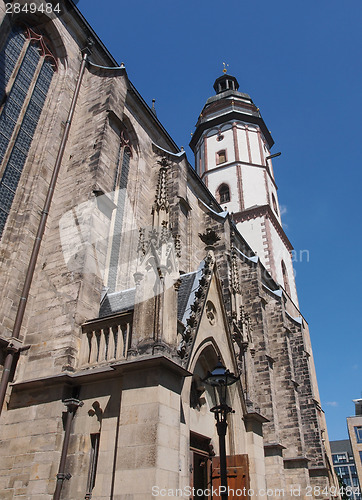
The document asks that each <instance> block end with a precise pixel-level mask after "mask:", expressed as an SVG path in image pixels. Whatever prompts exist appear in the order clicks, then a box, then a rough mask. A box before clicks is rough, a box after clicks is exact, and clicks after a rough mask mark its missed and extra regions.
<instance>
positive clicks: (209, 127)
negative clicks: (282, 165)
mask: <svg viewBox="0 0 362 500" xmlns="http://www.w3.org/2000/svg"><path fill="white" fill-rule="evenodd" d="M224 71H225V70H224ZM214 89H215V92H216V95H215V96H212V97H210V98H209V99H208V100H207V101H206V104H205V106H204V108H203V110H202V112H201V114H200V116H199V119H198V121H197V124H196V130H195V133H194V135H193V137H192V140H191V142H190V147H191V149H192V151H193V152H194V154H195V162H196V164H195V168H196V171H197V173H198V174H199V176H200V177H201V179H202V180H203V181H204V183H205V184H206V186H207V187H208V189H209V190H210V191H211V193H212V194H213V195H214V196H215V198H216V199H217V201H218V202H219V203H220V205H221V206H222V207H225V210H227V211H228V212H230V213H232V214H233V220H234V222H235V223H236V226H237V228H238V230H239V231H240V233H241V234H242V235H243V237H244V238H245V239H246V241H247V242H248V244H249V245H250V246H251V248H252V249H253V251H254V252H255V253H256V254H257V255H258V257H259V258H260V260H261V262H262V264H263V265H264V266H265V268H266V269H267V270H268V271H269V272H270V274H271V275H272V277H273V278H274V279H275V280H276V281H277V282H278V283H280V284H281V285H282V287H283V288H284V289H285V291H286V292H287V294H288V295H289V296H290V297H291V299H292V300H293V302H294V303H295V304H298V299H297V292H296V287H295V281H294V273H293V265H292V256H291V251H292V250H293V247H292V245H291V243H290V241H289V239H288V237H287V236H286V234H285V232H284V229H283V227H282V221H281V214H280V207H279V203H278V196H277V189H278V188H277V185H276V182H275V179H274V172H273V166H272V161H271V157H273V156H274V155H272V154H271V153H270V149H271V147H272V146H273V144H274V141H273V138H272V136H271V134H270V131H269V130H268V128H267V126H266V125H265V122H264V120H263V118H262V117H261V114H260V111H259V108H257V107H256V106H255V104H254V103H253V101H252V99H251V97H250V96H249V95H248V94H244V93H242V92H239V91H238V89H239V83H238V81H237V79H236V78H235V77H234V76H231V75H228V74H226V73H225V72H224V74H223V75H222V76H220V77H219V78H217V79H216V81H215V83H214Z"/></svg>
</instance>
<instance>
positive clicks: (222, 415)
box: [203, 358, 240, 500]
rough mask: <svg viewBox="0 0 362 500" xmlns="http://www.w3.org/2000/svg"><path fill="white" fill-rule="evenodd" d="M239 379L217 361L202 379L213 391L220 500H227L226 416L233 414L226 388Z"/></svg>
mask: <svg viewBox="0 0 362 500" xmlns="http://www.w3.org/2000/svg"><path fill="white" fill-rule="evenodd" d="M239 378H240V377H237V376H236V375H234V374H233V373H230V371H229V370H227V369H226V368H225V366H224V365H223V364H222V363H221V360H220V358H219V361H218V363H217V365H216V366H215V368H214V369H213V371H212V372H208V373H207V375H206V377H205V378H204V379H203V382H205V384H207V385H210V386H211V387H212V388H213V390H214V397H215V401H216V405H215V406H214V407H213V408H211V409H210V411H211V412H212V413H213V414H214V415H215V420H216V429H217V434H218V436H219V449H220V481H221V495H220V496H221V498H222V500H227V499H228V485H227V472H226V447H225V436H226V429H227V426H228V424H227V415H228V413H234V410H233V409H232V408H231V407H230V406H229V405H228V404H227V402H226V398H227V392H228V387H229V386H230V385H232V384H235V382H236V381H237V380H239Z"/></svg>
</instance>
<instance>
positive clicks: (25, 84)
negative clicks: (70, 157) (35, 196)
mask: <svg viewBox="0 0 362 500" xmlns="http://www.w3.org/2000/svg"><path fill="white" fill-rule="evenodd" d="M0 67H1V68H4V72H3V74H1V75H0V238H1V236H2V233H3V230H4V227H5V223H6V220H7V218H8V215H9V213H10V209H11V205H12V203H13V200H14V197H15V192H16V189H17V187H18V183H19V180H20V176H21V174H22V171H23V168H24V165H25V162H26V159H27V156H28V153H29V149H30V146H31V143H32V140H33V136H34V133H35V129H36V126H37V124H38V121H39V118H40V114H41V112H42V109H43V106H44V102H45V99H46V96H47V93H48V90H49V86H50V83H51V80H52V77H53V74H54V71H55V70H56V67H57V62H56V59H55V58H54V56H53V55H52V53H51V52H50V50H49V48H48V46H47V43H46V41H45V39H44V37H43V36H42V35H40V34H37V33H35V32H34V31H32V30H31V29H30V28H25V29H23V28H20V27H15V28H13V29H12V31H11V32H10V35H9V37H8V39H7V41H6V43H5V45H4V47H3V48H2V50H1V52H0Z"/></svg>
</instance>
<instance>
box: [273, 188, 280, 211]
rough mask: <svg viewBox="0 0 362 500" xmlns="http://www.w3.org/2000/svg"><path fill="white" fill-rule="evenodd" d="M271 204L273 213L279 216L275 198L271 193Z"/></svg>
mask: <svg viewBox="0 0 362 500" xmlns="http://www.w3.org/2000/svg"><path fill="white" fill-rule="evenodd" d="M272 203H273V208H274V212H275V213H276V214H277V215H279V214H278V206H277V202H276V199H275V196H274V194H273V193H272Z"/></svg>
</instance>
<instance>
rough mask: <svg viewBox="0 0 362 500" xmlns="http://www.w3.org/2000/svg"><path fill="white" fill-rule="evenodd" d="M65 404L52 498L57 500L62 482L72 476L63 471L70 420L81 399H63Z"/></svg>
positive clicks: (70, 426) (80, 403)
mask: <svg viewBox="0 0 362 500" xmlns="http://www.w3.org/2000/svg"><path fill="white" fill-rule="evenodd" d="M63 403H64V404H65V406H66V407H67V416H66V420H65V429H64V440H63V447H62V454H61V456H60V463H59V470H58V474H57V485H56V488H55V492H54V496H53V500H59V499H60V494H61V492H62V488H63V483H64V481H65V479H67V480H69V479H70V478H71V477H72V476H71V474H69V472H68V473H66V472H65V463H66V461H67V455H68V448H69V440H70V433H71V432H70V431H71V428H72V422H73V418H74V415H75V412H76V411H77V408H79V407H80V406H83V404H84V403H83V401H79V399H75V398H71V399H65V400H64V401H63Z"/></svg>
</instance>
